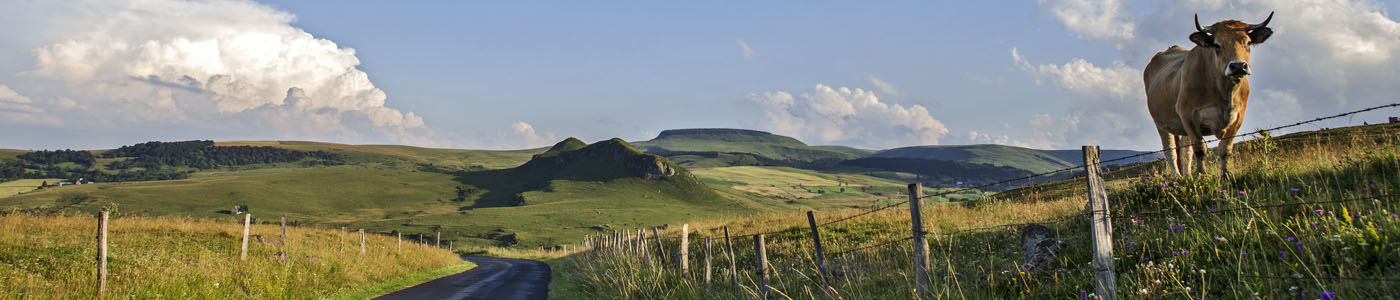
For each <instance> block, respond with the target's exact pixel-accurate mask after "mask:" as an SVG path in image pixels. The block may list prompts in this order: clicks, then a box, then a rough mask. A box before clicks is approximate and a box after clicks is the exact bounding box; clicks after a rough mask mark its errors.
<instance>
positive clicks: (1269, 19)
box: [1196, 11, 1274, 30]
mask: <svg viewBox="0 0 1400 300" xmlns="http://www.w3.org/2000/svg"><path fill="white" fill-rule="evenodd" d="M1273 20H1274V12H1272V11H1271V12H1269V17H1268V18H1265V19H1264V23H1259V24H1254V25H1249V30H1254V29H1255V28H1261V27H1268V26H1269V21H1273ZM1196 26H1200V25H1196Z"/></svg>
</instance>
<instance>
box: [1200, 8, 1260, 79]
mask: <svg viewBox="0 0 1400 300" xmlns="http://www.w3.org/2000/svg"><path fill="white" fill-rule="evenodd" d="M1273 19H1274V13H1273V12H1270V13H1269V17H1268V18H1266V19H1264V22H1263V23H1259V24H1247V23H1244V22H1240V21H1235V20H1226V21H1220V22H1218V23H1215V24H1213V25H1210V27H1206V28H1201V19H1200V18H1199V17H1196V32H1195V33H1192V34H1191V41H1192V42H1195V43H1196V45H1197V46H1201V47H1206V48H1213V49H1214V50H1215V66H1216V67H1217V70H1222V72H1224V73H1223V74H1224V75H1225V76H1226V77H1230V78H1231V79H1235V80H1239V79H1240V78H1244V76H1245V75H1249V47H1250V46H1254V45H1255V44H1259V43H1263V42H1264V40H1267V39H1269V36H1270V35H1273V34H1274V30H1273V29H1269V21H1271V20H1273Z"/></svg>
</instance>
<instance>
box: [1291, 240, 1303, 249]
mask: <svg viewBox="0 0 1400 300" xmlns="http://www.w3.org/2000/svg"><path fill="white" fill-rule="evenodd" d="M1293 246H1297V247H1298V251H1303V241H1298V242H1297V243H1293Z"/></svg>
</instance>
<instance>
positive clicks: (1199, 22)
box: [1191, 15, 1206, 32]
mask: <svg viewBox="0 0 1400 300" xmlns="http://www.w3.org/2000/svg"><path fill="white" fill-rule="evenodd" d="M1191 18H1192V19H1195V20H1196V31H1199V32H1206V29H1205V28H1201V16H1199V15H1191Z"/></svg>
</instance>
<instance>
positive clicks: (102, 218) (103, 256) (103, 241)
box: [97, 209, 108, 299]
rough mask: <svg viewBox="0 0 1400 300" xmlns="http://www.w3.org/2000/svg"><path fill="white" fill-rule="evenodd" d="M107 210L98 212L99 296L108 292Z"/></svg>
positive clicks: (100, 297)
mask: <svg viewBox="0 0 1400 300" xmlns="http://www.w3.org/2000/svg"><path fill="white" fill-rule="evenodd" d="M107 217H108V212H107V210H105V209H104V210H102V212H101V213H98V214H97V298H98V299H102V297H103V296H106V294H107Z"/></svg>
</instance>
